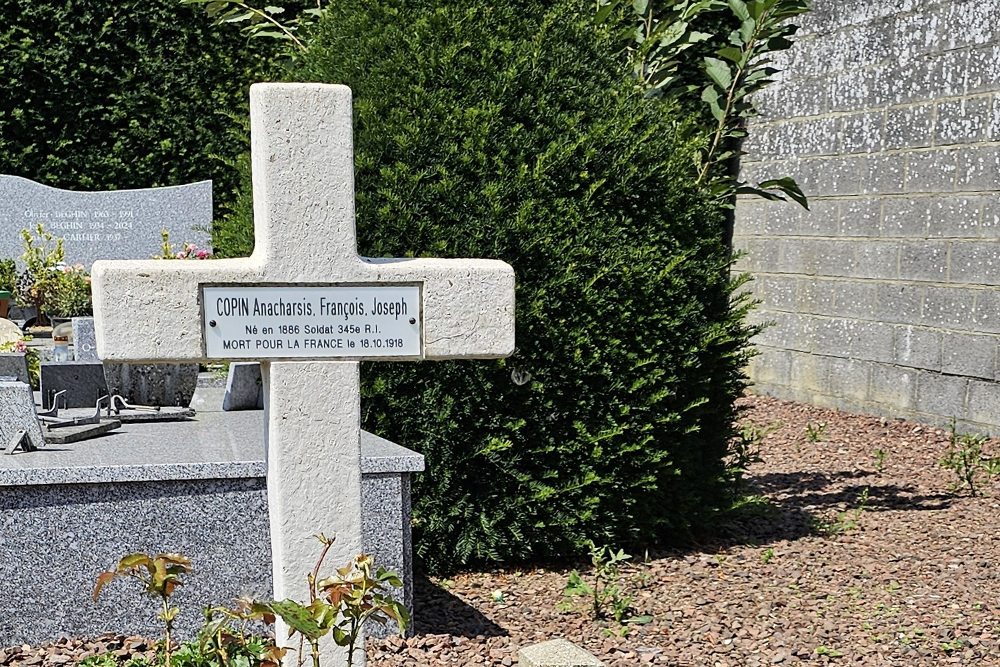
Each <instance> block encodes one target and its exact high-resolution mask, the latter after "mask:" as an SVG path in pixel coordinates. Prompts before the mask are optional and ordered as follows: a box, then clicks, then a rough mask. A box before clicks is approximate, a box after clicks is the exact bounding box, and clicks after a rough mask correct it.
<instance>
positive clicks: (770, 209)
mask: <svg viewBox="0 0 1000 667" xmlns="http://www.w3.org/2000/svg"><path fill="white" fill-rule="evenodd" d="M782 204H784V205H782ZM766 206H767V216H768V230H769V232H770V233H771V234H772V235H774V236H797V235H798V234H800V233H801V231H802V216H803V215H809V213H808V211H806V210H805V209H803V208H802V207H801V206H799V205H798V204H788V203H787V202H767V203H766Z"/></svg>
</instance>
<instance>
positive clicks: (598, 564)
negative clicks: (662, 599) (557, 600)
mask: <svg viewBox="0 0 1000 667" xmlns="http://www.w3.org/2000/svg"><path fill="white" fill-rule="evenodd" d="M590 560H591V563H592V565H593V573H594V574H593V577H594V581H593V583H592V584H591V583H588V582H587V581H586V580H584V578H583V576H582V575H581V574H580V573H579V572H578V571H577V570H573V571H572V572H570V573H569V580H568V581H567V583H566V588H565V589H564V590H563V595H565V596H567V597H571V596H579V597H588V598H590V605H591V613H592V615H593V617H594V619H595V620H603V619H606V618H612V619H614V621H615V622H616V623H619V624H625V623H632V624H637V625H644V624H646V623H649V622H651V621H652V620H653V618H652V616H646V615H634V614H633V612H634V611H635V610H634V609H633V608H632V597H631V596H629V595H627V594H626V593H625V589H624V586H623V584H622V581H621V579H622V577H621V568H622V566H623V565H625V564H626V563H628V562H629V561H630V560H632V557H631V556H630V555H628V554H627V553H625V552H624V551H623V550H621V549H619V550H618V551H615V550H614V549H612V548H610V547H607V546H603V547H597V546H596V545H594V544H591V546H590Z"/></svg>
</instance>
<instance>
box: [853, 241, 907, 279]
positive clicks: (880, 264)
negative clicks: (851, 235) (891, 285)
mask: <svg viewBox="0 0 1000 667" xmlns="http://www.w3.org/2000/svg"><path fill="white" fill-rule="evenodd" d="M899 246H900V243H899V242H898V241H870V240H865V241H863V242H861V243H858V244H856V247H855V258H854V271H855V273H854V275H855V277H857V278H881V279H889V280H893V279H895V278H897V277H898V276H899Z"/></svg>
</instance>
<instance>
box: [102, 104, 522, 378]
mask: <svg viewBox="0 0 1000 667" xmlns="http://www.w3.org/2000/svg"><path fill="white" fill-rule="evenodd" d="M250 124H251V160H252V175H253V199H254V236H255V248H254V253H253V255H252V256H251V257H248V258H242V259H224V260H206V261H196V260H141V261H117V262H97V263H95V264H94V267H93V271H92V276H93V292H94V310H95V313H96V314H97V317H96V321H95V333H96V337H97V350H98V354H99V355H100V358H101V359H104V360H106V361H130V362H141V361H148V362H152V361H160V362H163V361H198V360H205V359H206V358H207V356H206V350H205V346H204V340H203V328H204V326H205V322H204V316H203V313H204V307H205V304H204V303H202V299H203V295H204V292H203V290H204V288H205V287H206V286H217V287H221V286H227V285H231V286H240V287H247V286H256V287H261V288H265V287H282V286H288V287H293V286H294V287H309V286H378V285H383V286H392V285H397V286H398V285H407V286H414V285H416V286H418V287H419V288H420V301H421V303H420V310H421V312H420V314H419V323H418V325H419V327H420V328H421V329H420V340H421V347H420V351H419V352H418V353H417V355H412V354H411V355H407V358H413V357H414V356H419V357H420V358H430V359H448V358H458V357H482V358H492V357H503V356H506V355H509V354H510V353H511V352H513V349H514V272H513V269H511V267H510V266H508V265H507V264H505V263H503V262H500V261H496V260H482V259H368V258H365V257H360V256H358V254H357V244H356V236H355V229H354V154H353V135H352V99H351V91H350V89H349V88H347V87H346V86H336V85H324V84H256V85H254V86H252V87H251V89H250ZM418 325H417V324H415V325H414V326H418ZM269 356H270V358H280V355H274V354H272V355H269ZM232 358H248V356H247V355H233V357H232ZM251 358H252V357H251ZM358 358H366V357H364V356H363V355H360V356H359V357H358Z"/></svg>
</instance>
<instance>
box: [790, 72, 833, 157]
mask: <svg viewBox="0 0 1000 667" xmlns="http://www.w3.org/2000/svg"><path fill="white" fill-rule="evenodd" d="M807 90H810V92H815V90H816V86H815V84H814V85H812V86H811V87H807ZM790 115H791V116H792V117H795V116H800V115H807V114H795V113H791V114H790ZM790 131H791V133H792V137H793V138H792V140H790V141H789V142H788V143H789V145H790V147H791V149H792V151H793V153H794V154H795V155H837V154H838V150H837V119H836V118H828V117H823V118H809V119H806V120H802V121H799V122H796V123H795V125H794V126H793V127H791V128H790Z"/></svg>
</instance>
